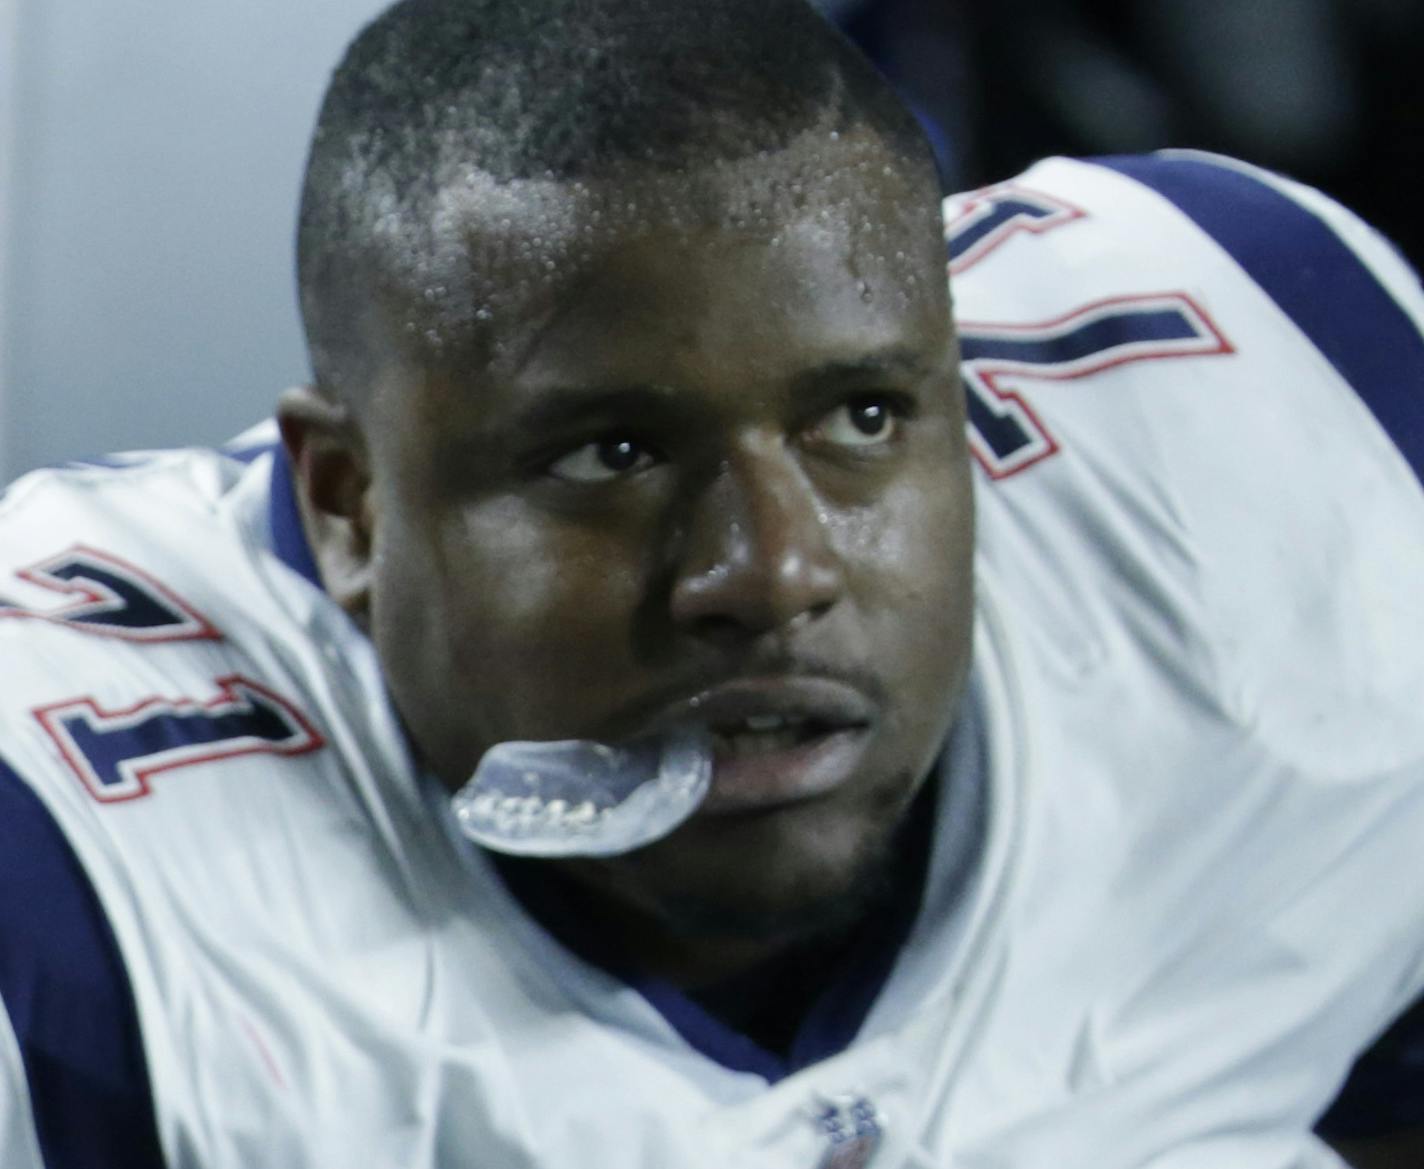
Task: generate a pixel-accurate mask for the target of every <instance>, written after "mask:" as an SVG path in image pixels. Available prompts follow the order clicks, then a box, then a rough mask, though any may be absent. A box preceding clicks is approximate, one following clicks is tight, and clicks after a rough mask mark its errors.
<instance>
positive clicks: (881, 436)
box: [815, 395, 901, 447]
mask: <svg viewBox="0 0 1424 1169" xmlns="http://www.w3.org/2000/svg"><path fill="white" fill-rule="evenodd" d="M900 418H901V415H900V412H899V411H898V410H897V409H896V408H895V406H894V405H892V404H891V402H890V401H889V399H887V398H879V397H871V396H869V395H867V396H866V397H863V398H853V399H852V400H851V401H849V402H846V403H844V404H843V405H840V406H837V407H836V408H835V409H834V410H832V411H831V412H830V413H829V414H827V415H826V416H825V418H823V419H822V420H821V422H820V423H819V424H818V425H817V426H816V428H815V434H816V437H817V438H819V439H821V440H822V441H824V442H829V443H834V444H835V445H836V446H844V447H869V446H875V445H877V444H878V443H883V442H889V441H890V439H892V438H894V437H895V434H896V432H897V431H898V429H899V426H900Z"/></svg>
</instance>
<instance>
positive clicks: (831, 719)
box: [647, 676, 879, 733]
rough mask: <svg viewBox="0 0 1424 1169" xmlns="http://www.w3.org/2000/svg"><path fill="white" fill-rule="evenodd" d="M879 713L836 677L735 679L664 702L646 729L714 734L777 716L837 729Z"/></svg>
mask: <svg viewBox="0 0 1424 1169" xmlns="http://www.w3.org/2000/svg"><path fill="white" fill-rule="evenodd" d="M878 713H879V708H878V706H877V704H876V703H875V702H874V701H873V700H872V699H871V698H870V697H868V696H867V695H866V694H865V692H864V691H862V690H861V689H859V688H858V687H856V686H853V685H851V684H850V683H848V682H843V681H841V680H839V679H836V678H824V677H805V676H784V677H766V678H737V679H733V680H731V681H726V682H720V683H718V684H717V685H715V686H710V687H708V688H706V689H704V690H701V691H698V692H697V693H695V694H691V695H688V696H687V697H686V698H682V699H679V700H676V701H674V702H671V703H669V704H668V705H667V706H665V707H663V708H662V709H661V710H660V711H659V712H658V714H657V715H656V716H655V718H654V719H653V720H652V721H651V723H650V725H649V726H648V728H647V729H648V731H650V732H652V733H657V732H659V731H663V730H666V729H668V728H670V727H673V726H689V725H691V726H701V727H706V728H708V729H709V730H711V731H713V732H714V733H715V732H716V731H717V730H718V729H722V728H729V727H735V726H738V725H740V724H742V723H745V722H746V720H747V719H757V718H765V717H768V716H776V717H779V718H782V719H785V720H786V721H787V722H792V723H809V724H814V725H815V726H816V727H818V728H822V729H824V730H826V731H837V730H845V729H850V728H856V727H865V726H868V725H869V724H870V723H872V722H874V721H875V720H876V717H877V715H878Z"/></svg>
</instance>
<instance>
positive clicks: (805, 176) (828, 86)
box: [299, 0, 936, 399]
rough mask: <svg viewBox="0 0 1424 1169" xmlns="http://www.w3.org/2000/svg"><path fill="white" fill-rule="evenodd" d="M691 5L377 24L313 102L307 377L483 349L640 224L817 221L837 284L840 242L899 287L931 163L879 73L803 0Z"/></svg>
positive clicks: (807, 224) (451, 5)
mask: <svg viewBox="0 0 1424 1169" xmlns="http://www.w3.org/2000/svg"><path fill="white" fill-rule="evenodd" d="M705 15H706V19H703V18H702V17H699V19H698V20H696V21H689V20H688V19H687V12H686V9H685V8H684V7H683V6H681V5H674V4H668V3H652V2H649V0H635V2H632V3H614V2H612V0H606V2H595V3H591V4H590V3H580V4H578V5H572V4H570V3H568V2H567V0H539V2H537V3H533V4H529V3H520V4H513V3H499V2H495V0H473V2H469V0H467V2H463V3H459V2H455V0H407V2H406V3H404V4H401V5H397V6H396V7H395V8H394V9H392V10H390V11H389V12H388V13H386V14H385V15H384V16H382V17H381V18H380V19H378V20H377V21H376V22H375V23H374V24H373V25H372V26H370V28H368V29H367V30H366V32H364V33H363V34H362V36H361V37H360V38H358V39H357V41H356V42H355V44H354V45H353V46H352V48H351V50H350V51H349V53H348V55H347V58H346V59H345V61H344V62H343V64H342V66H341V67H340V69H339V70H338V72H337V74H336V77H335V78H334V80H333V84H332V87H331V89H330V90H329V92H328V96H327V100H326V103H325V105H324V107H323V112H322V116H321V120H320V123H319V126H318V130H317V134H316V135H315V137H314V141H313V148H312V156H311V160H310V164H309V169H308V178H307V184H306V190H305V193H304V198H303V209H302V219H301V229H300V234H299V253H300V278H301V285H302V305H303V312H304V315H305V317H306V320H307V326H308V334H309V339H310V342H311V348H312V357H313V364H314V366H315V369H316V373H317V378H318V381H319V382H320V383H322V384H323V385H324V386H326V387H327V388H328V389H329V390H333V391H336V392H337V393H338V394H340V395H341V396H350V397H354V398H357V399H359V397H360V394H361V392H362V387H363V386H364V385H366V384H369V383H370V382H371V381H373V380H374V378H375V377H376V375H377V373H378V370H377V368H376V367H377V365H378V364H379V362H380V361H381V360H383V357H382V356H381V352H380V351H381V349H382V348H383V344H382V343H384V344H385V345H394V346H395V347H396V348H397V349H398V350H399V351H401V352H402V353H403V355H404V356H406V357H407V358H413V359H416V360H418V361H422V362H426V361H431V360H433V361H436V362H443V361H453V362H459V363H461V364H465V363H468V362H470V361H471V360H472V359H473V360H483V359H490V358H493V359H498V358H499V356H500V346H501V345H508V344H510V343H511V342H510V338H511V333H510V329H511V326H516V327H517V328H521V329H527V327H528V325H529V324H530V322H531V321H532V320H533V319H536V318H537V317H538V315H539V314H540V312H541V311H543V310H544V309H545V308H546V307H547V306H545V305H544V304H543V303H542V301H543V300H546V299H547V298H548V297H549V296H551V295H553V294H555V293H556V292H557V291H558V290H559V289H560V288H567V287H569V286H571V285H574V284H576V282H577V279H578V275H579V273H580V272H581V271H582V270H583V269H584V268H585V267H586V266H588V265H589V264H591V263H593V262H596V260H597V259H598V258H599V257H600V255H602V254H606V252H607V250H608V249H609V248H610V247H612V246H615V245H616V243H617V241H619V240H620V239H627V238H629V237H630V236H634V235H637V234H639V233H641V232H643V231H647V230H654V229H659V230H663V231H667V230H669V229H671V230H673V231H678V230H680V229H686V230H687V231H688V232H689V233H692V232H697V231H702V232H704V233H705V232H706V231H707V229H711V230H713V231H716V232H725V233H732V234H737V235H746V236H752V237H757V238H764V239H773V240H774V239H775V238H776V236H777V234H778V232H780V231H781V230H783V229H784V228H785V227H786V226H788V225H792V224H794V225H796V226H797V227H798V229H800V230H815V229H816V228H817V225H820V226H821V228H822V229H824V230H825V231H828V232H836V233H838V234H839V236H840V237H841V238H843V239H846V240H849V241H850V242H851V251H852V254H851V255H850V257H849V270H848V272H847V278H848V279H854V278H855V275H856V274H855V271H854V268H855V255H854V251H855V249H864V250H868V251H870V252H876V253H879V254H881V255H882V256H886V257H890V258H892V259H893V258H894V257H896V256H898V255H904V257H905V260H904V264H903V269H904V271H905V272H906V279H907V283H909V284H910V285H913V283H914V282H915V281H917V280H920V279H922V278H923V276H922V274H923V273H924V272H926V271H929V270H932V269H929V268H926V267H925V266H924V265H925V263H926V262H928V263H931V264H932V263H933V259H932V255H933V250H934V248H935V246H936V243H935V240H936V232H935V219H934V215H935V203H936V200H935V197H934V196H935V193H936V187H935V184H936V177H935V173H934V169H933V162H932V160H931V156H930V154H929V152H928V149H927V148H926V147H925V145H924V142H923V139H922V137H921V136H920V134H919V132H918V129H917V127H916V126H915V125H914V123H913V121H912V120H911V119H910V118H909V116H908V115H907V114H906V113H905V111H904V110H903V108H902V107H901V106H900V105H899V103H898V102H897V101H895V100H894V98H893V96H892V95H890V94H889V92H888V91H887V90H886V89H885V86H884V83H883V82H882V81H881V80H880V79H879V78H878V77H876V76H875V75H874V74H873V73H872V72H871V71H870V69H869V67H868V66H867V65H866V64H865V63H864V61H863V60H862V59H861V58H860V57H859V56H858V54H856V53H855V52H854V51H853V50H851V49H850V48H849V47H848V46H847V45H845V43H844V42H843V41H842V40H841V39H840V37H839V34H838V33H836V32H835V31H834V30H832V29H831V28H829V27H828V26H827V25H825V23H824V22H823V21H822V20H821V19H820V18H819V17H818V16H817V15H816V14H815V13H814V12H812V11H811V10H810V9H809V8H807V7H805V6H804V5H802V4H800V3H780V2H779V3H773V4H769V5H767V4H762V3H757V4H755V5H753V4H750V3H742V2H740V0H734V2H732V3H724V4H720V5H717V6H714V9H713V10H711V11H709V12H708V13H706V14H705ZM788 46H800V47H793V48H788ZM907 241H914V242H913V243H911V244H909V245H908V246H907ZM916 245H918V247H919V248H923V249H924V252H923V254H922V255H918V256H917V255H912V254H909V253H912V252H914V251H915V250H916ZM896 267H897V268H899V267H901V265H899V264H897V265H896ZM891 292H892V289H889V288H883V289H870V288H867V289H866V293H867V295H889V294H891ZM378 338H379V343H378V342H377V339H378ZM387 351H389V350H387Z"/></svg>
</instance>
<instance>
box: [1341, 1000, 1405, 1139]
mask: <svg viewBox="0 0 1424 1169" xmlns="http://www.w3.org/2000/svg"><path fill="white" fill-rule="evenodd" d="M1418 1128H1424V999H1421V1000H1419V1001H1418V1002H1416V1003H1415V1004H1414V1006H1413V1007H1411V1008H1410V1009H1409V1010H1408V1011H1406V1012H1405V1013H1404V1015H1403V1016H1402V1017H1401V1018H1400V1019H1398V1020H1397V1021H1396V1022H1395V1024H1394V1026H1392V1027H1391V1028H1390V1029H1389V1030H1388V1031H1386V1032H1385V1033H1384V1035H1383V1036H1382V1037H1381V1038H1380V1040H1379V1041H1378V1042H1377V1043H1376V1044H1375V1045H1374V1046H1373V1047H1371V1048H1370V1049H1369V1050H1368V1051H1367V1052H1365V1054H1364V1055H1362V1056H1361V1057H1360V1058H1359V1060H1358V1061H1356V1063H1355V1066H1354V1068H1353V1069H1352V1070H1351V1072H1350V1078H1349V1079H1348V1080H1346V1081H1345V1086H1344V1088H1342V1089H1341V1091H1340V1095H1339V1096H1338V1097H1336V1099H1335V1103H1334V1104H1332V1105H1331V1106H1330V1110H1329V1111H1328V1112H1327V1113H1326V1114H1325V1116H1324V1117H1323V1118H1322V1119H1321V1121H1320V1128H1319V1131H1320V1135H1321V1136H1323V1137H1325V1138H1326V1139H1327V1140H1336V1141H1346V1140H1371V1139H1374V1138H1377V1137H1383V1136H1389V1135H1390V1134H1392V1133H1397V1132H1403V1131H1407V1130H1409V1129H1418Z"/></svg>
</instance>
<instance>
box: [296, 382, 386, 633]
mask: <svg viewBox="0 0 1424 1169" xmlns="http://www.w3.org/2000/svg"><path fill="white" fill-rule="evenodd" d="M277 425H278V426H279V427H280V428H281V431H282V444H283V446H284V447H285V448H286V454H287V458H288V459H289V460H290V462H291V467H292V481H293V485H294V487H295V489H296V495H297V504H298V506H299V508H300V509H301V513H302V528H303V530H304V531H305V532H306V537H307V542H308V543H309V544H310V545H311V550H312V555H313V556H314V557H315V559H316V564H317V569H318V571H319V572H320V573H321V581H322V585H323V586H324V587H325V589H326V591H327V593H328V594H330V596H331V598H332V599H333V600H334V601H336V603H337V604H339V605H340V606H341V607H342V608H343V609H345V610H346V611H347V613H349V614H350V615H351V616H352V617H354V618H355V619H356V620H357V621H358V622H359V623H361V624H362V625H364V624H365V619H366V616H367V613H368V612H369V610H370V594H371V586H370V578H371V551H372V535H373V533H372V527H373V525H372V514H371V499H370V488H371V474H370V467H369V462H368V458H367V452H366V446H365V443H364V441H363V440H362V438H361V434H360V431H359V429H358V428H357V426H356V424H355V420H354V419H353V418H352V415H351V411H350V410H349V409H348V408H347V407H345V406H344V405H342V404H341V403H339V402H337V401H335V400H333V399H332V398H331V397H329V396H328V395H326V394H324V393H322V392H321V391H320V390H318V389H317V388H316V387H314V386H297V387H295V388H293V389H290V390H287V391H286V392H285V393H284V394H282V396H281V398H280V399H279V400H278V402H277Z"/></svg>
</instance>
